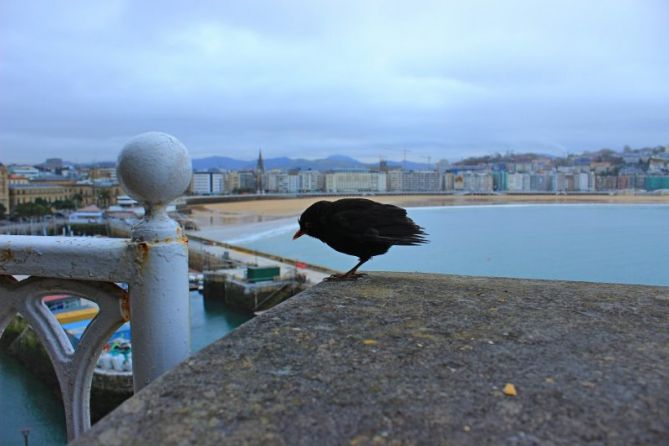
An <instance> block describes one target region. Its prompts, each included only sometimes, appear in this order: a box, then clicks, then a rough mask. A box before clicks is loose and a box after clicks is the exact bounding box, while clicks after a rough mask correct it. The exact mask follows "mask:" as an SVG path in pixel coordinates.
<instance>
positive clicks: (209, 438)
mask: <svg viewBox="0 0 669 446" xmlns="http://www.w3.org/2000/svg"><path fill="white" fill-rule="evenodd" d="M507 384H513V387H514V389H511V388H510V386H507ZM505 390H506V393H505ZM511 390H515V393H516V395H515V396H513V395H509V394H510V393H513V392H512V391H511ZM668 443H669V288H663V287H647V286H628V285H609V284H592V283H584V282H557V281H534V280H519V279H498V278H476V277H461V276H445V275H427V274H404V273H373V274H370V275H369V276H368V277H365V278H363V279H360V280H358V281H355V282H326V283H322V284H320V285H318V286H316V287H314V288H311V289H310V290H308V291H306V292H303V293H301V294H299V295H298V296H295V297H293V298H292V299H289V300H288V301H286V302H284V303H282V304H281V305H279V306H277V307H275V308H274V309H273V310H270V311H268V312H266V313H264V314H262V315H260V316H259V317H257V318H255V319H253V320H252V321H250V322H248V323H246V324H245V325H243V326H241V327H240V328H239V329H237V330H236V331H234V332H233V333H232V334H230V335H228V336H227V337H225V338H223V339H222V340H220V341H218V342H216V343H214V344H212V345H211V346H209V347H207V348H205V349H204V350H202V351H201V352H199V353H198V354H196V355H195V356H193V357H191V358H190V359H189V360H187V361H186V362H184V363H182V364H181V365H180V366H178V367H176V368H175V369H173V370H172V371H170V372H168V373H166V374H165V375H163V376H162V377H161V378H159V379H158V380H156V381H155V382H153V383H152V384H151V385H149V386H148V387H146V388H145V389H143V390H142V391H141V392H139V393H138V394H137V395H135V396H134V397H133V398H131V399H129V400H128V401H126V402H125V403H124V404H122V405H121V406H120V407H119V408H118V409H117V410H116V411H114V412H112V413H111V414H110V415H108V416H107V417H106V418H104V419H103V420H102V421H101V422H99V423H98V424H96V425H95V426H94V427H93V429H92V430H91V431H89V432H88V433H86V434H85V435H84V436H83V437H81V438H80V439H78V440H77V441H75V443H74V444H77V445H124V446H125V445H135V444H160V445H181V444H184V445H188V444H198V445H221V444H223V445H257V444H263V445H289V446H292V445H319V446H325V445H383V444H388V445H405V444H406V445H435V444H437V445H438V444H465V445H506V444H510V445H575V444H607V445H630V444H668Z"/></svg>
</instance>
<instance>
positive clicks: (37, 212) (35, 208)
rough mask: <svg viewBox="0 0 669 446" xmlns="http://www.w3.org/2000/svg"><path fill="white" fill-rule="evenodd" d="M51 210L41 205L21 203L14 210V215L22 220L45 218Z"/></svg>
mask: <svg viewBox="0 0 669 446" xmlns="http://www.w3.org/2000/svg"><path fill="white" fill-rule="evenodd" d="M49 213H51V210H50V209H49V208H48V207H46V206H44V205H42V204H39V203H36V202H35V203H20V204H17V205H16V207H15V208H14V211H13V214H14V215H15V216H17V217H20V218H30V217H43V216H45V215H47V214H49Z"/></svg>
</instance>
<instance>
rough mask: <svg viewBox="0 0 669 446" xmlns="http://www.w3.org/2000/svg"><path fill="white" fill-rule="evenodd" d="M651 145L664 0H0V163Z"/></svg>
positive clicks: (657, 136)
mask: <svg viewBox="0 0 669 446" xmlns="http://www.w3.org/2000/svg"><path fill="white" fill-rule="evenodd" d="M148 130H160V131H165V132H168V133H171V134H173V135H174V136H176V137H177V138H179V139H180V140H181V141H182V142H184V144H186V146H187V147H188V148H189V150H190V152H191V154H192V156H193V157H195V158H199V157H204V156H211V155H223V156H232V157H236V158H242V159H252V158H254V157H256V156H257V152H258V149H259V148H262V150H263V153H264V155H265V156H267V157H273V156H284V155H285V156H291V157H298V156H299V157H305V158H318V157H324V156H327V155H330V154H335V153H337V154H346V155H352V156H354V157H356V158H359V159H364V160H378V158H379V156H383V157H384V158H387V159H401V158H402V155H403V150H404V149H406V150H407V151H408V152H407V158H408V159H412V160H415V161H425V160H426V158H427V157H428V156H429V157H431V158H432V160H433V161H434V160H436V159H441V158H446V159H449V160H454V159H456V158H460V157H462V156H466V155H468V154H485V153H490V152H494V151H506V150H514V151H522V150H531V149H534V150H538V151H543V152H547V153H553V154H564V153H566V152H580V151H582V150H586V149H597V148H601V147H611V148H614V149H619V148H621V147H622V146H623V145H624V144H630V145H632V146H633V147H638V146H644V145H653V146H654V145H660V144H662V145H664V144H669V2H668V1H667V0H658V1H651V0H648V1H646V0H629V1H628V0H608V1H592V0H577V1H569V0H558V1H535V0H527V1H502V0H499V1H498V0H489V1H469V0H468V1H462V0H454V1H446V0H435V1H418V0H400V1H366V0H351V1H345V0H331V1H318V0H305V1H286V0H280V1H276V0H268V1H253V0H244V1H226V2H224V1H213V0H212V1H207V2H205V1H200V2H198V1H188V2H186V1H178V2H168V1H155V2H153V1H139V0H136V1H126V0H104V1H99V2H97V1H92V0H82V1H74V0H67V1H66V0H63V1H53V0H49V1H36V0H30V1H26V0H1V1H0V162H4V163H9V162H40V161H43V160H44V159H45V158H47V157H62V158H64V159H66V160H71V161H102V160H112V159H115V158H116V156H117V154H118V152H119V151H120V149H121V148H122V146H123V144H124V142H125V141H127V140H128V139H129V138H130V137H132V136H133V135H135V134H137V133H141V132H144V131H148Z"/></svg>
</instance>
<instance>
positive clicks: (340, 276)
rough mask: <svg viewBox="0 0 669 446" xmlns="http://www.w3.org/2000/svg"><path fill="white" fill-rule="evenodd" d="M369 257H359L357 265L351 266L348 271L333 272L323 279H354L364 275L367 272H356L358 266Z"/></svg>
mask: <svg viewBox="0 0 669 446" xmlns="http://www.w3.org/2000/svg"><path fill="white" fill-rule="evenodd" d="M370 258H371V257H367V258H366V259H360V261H359V262H358V264H357V265H355V266H354V267H353V268H351V269H350V270H349V271H348V272H346V273H344V274H333V275H331V276H330V277H328V278H326V279H325V280H356V279H359V278H361V277H364V276H366V275H367V274H365V273H356V271H357V270H358V268H360V266H362V264H363V263H365V262H366V261H368V260H369V259H370Z"/></svg>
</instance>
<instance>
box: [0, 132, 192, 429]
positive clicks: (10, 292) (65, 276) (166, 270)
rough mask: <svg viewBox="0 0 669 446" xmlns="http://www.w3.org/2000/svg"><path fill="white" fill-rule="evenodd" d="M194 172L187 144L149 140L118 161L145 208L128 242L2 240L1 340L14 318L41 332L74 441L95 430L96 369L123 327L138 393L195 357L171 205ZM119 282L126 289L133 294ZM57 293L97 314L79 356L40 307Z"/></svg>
mask: <svg viewBox="0 0 669 446" xmlns="http://www.w3.org/2000/svg"><path fill="white" fill-rule="evenodd" d="M191 174H192V170H191V161H190V156H189V155H188V151H187V150H186V148H185V147H184V146H183V144H181V142H179V141H178V140H177V139H176V138H174V137H172V136H170V135H167V134H165V133H158V132H149V133H144V134H141V135H138V136H136V137H135V138H133V139H132V140H131V141H130V142H128V144H126V146H125V147H124V148H123V150H122V152H121V154H120V155H119V157H118V163H117V175H118V178H119V181H120V183H121V185H122V186H123V187H124V188H125V190H126V192H127V193H128V195H130V196H131V197H133V198H134V199H136V200H137V201H139V202H140V203H142V204H143V206H144V207H145V209H146V215H145V217H144V219H143V220H142V221H141V222H140V223H138V224H137V225H136V226H135V227H133V228H132V231H131V238H130V239H111V238H93V237H85V238H84V237H42V236H12V235H0V335H2V333H3V331H4V329H5V327H6V326H7V324H8V323H9V322H10V321H11V319H12V318H13V317H14V316H15V315H16V314H17V313H20V314H21V315H23V317H24V318H26V320H27V322H28V323H29V324H30V325H31V326H32V328H33V329H34V330H35V332H36V333H37V336H38V337H39V339H40V340H41V342H42V344H43V345H44V347H45V348H46V351H47V352H48V354H49V357H50V359H51V362H52V364H53V367H54V370H55V372H56V376H57V377H58V383H59V386H60V390H61V393H62V395H63V400H64V407H65V416H66V420H67V434H68V438H69V439H70V440H71V439H73V438H75V437H76V436H78V435H79V434H81V433H82V432H84V431H85V430H87V429H88V428H90V407H89V400H90V389H91V380H92V377H93V371H94V369H95V364H96V362H97V359H98V356H99V355H100V352H101V350H102V348H103V346H104V344H105V342H106V341H107V340H108V339H109V337H110V336H111V335H112V334H113V332H114V331H115V330H116V329H117V328H118V327H119V326H120V325H122V324H123V322H124V321H127V320H130V321H131V326H132V364H133V380H134V388H135V392H137V391H138V390H139V389H141V388H142V387H144V386H145V385H146V384H148V383H149V382H150V381H152V380H153V379H155V378H157V377H158V376H159V375H161V374H162V373H163V372H165V371H167V370H169V369H170V368H172V367H174V366H175V365H176V364H178V363H179V362H181V361H182V360H184V359H185V358H187V357H188V355H189V349H190V330H189V324H190V317H189V311H190V310H189V306H188V249H187V241H186V239H185V237H184V236H183V234H182V232H181V228H180V227H179V225H178V224H177V223H176V222H175V221H174V220H172V219H170V218H169V217H168V215H167V212H166V205H167V203H169V202H170V201H172V200H174V199H175V198H177V197H179V196H180V195H182V194H183V192H184V191H185V190H186V188H187V187H188V184H189V182H190V178H191ZM12 275H27V276H31V277H29V278H28V279H25V280H21V281H17V280H16V279H14V277H12ZM117 283H125V284H127V285H128V291H127V293H126V291H124V290H123V289H122V288H121V287H119V286H118V285H116V284H117ZM60 293H68V294H72V295H75V296H79V297H83V298H86V299H89V300H92V301H94V302H96V303H97V304H98V306H99V307H100V311H99V313H98V315H97V316H96V317H95V319H93V321H92V322H91V323H90V324H89V326H88V327H87V328H86V330H85V331H84V334H83V335H82V337H81V341H80V343H79V344H78V346H77V348H76V350H75V349H73V347H72V345H71V343H70V341H69V340H68V338H67V335H66V334H65V332H64V330H63V328H62V327H61V326H60V324H59V323H58V321H57V320H56V318H55V317H54V316H53V314H52V313H51V312H50V311H49V310H48V308H47V307H46V305H45V304H44V303H43V302H42V298H43V297H44V296H46V295H49V294H60Z"/></svg>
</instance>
